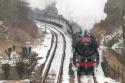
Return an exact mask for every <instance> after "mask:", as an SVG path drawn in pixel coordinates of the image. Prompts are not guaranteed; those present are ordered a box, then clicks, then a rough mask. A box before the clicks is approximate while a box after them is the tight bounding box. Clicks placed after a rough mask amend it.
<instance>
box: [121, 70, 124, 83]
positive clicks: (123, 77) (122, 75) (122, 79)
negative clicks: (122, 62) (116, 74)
mask: <svg viewBox="0 0 125 83" xmlns="http://www.w3.org/2000/svg"><path fill="white" fill-rule="evenodd" d="M123 70H124V69H122V70H121V71H122V83H123V82H124V76H123V75H124V74H123Z"/></svg>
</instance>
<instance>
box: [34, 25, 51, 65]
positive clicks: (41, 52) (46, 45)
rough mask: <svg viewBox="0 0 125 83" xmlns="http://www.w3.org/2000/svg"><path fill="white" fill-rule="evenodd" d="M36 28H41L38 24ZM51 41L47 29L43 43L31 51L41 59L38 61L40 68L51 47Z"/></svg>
mask: <svg viewBox="0 0 125 83" xmlns="http://www.w3.org/2000/svg"><path fill="white" fill-rule="evenodd" d="M37 26H38V28H43V29H44V27H43V26H41V24H40V23H37ZM51 39H52V34H51V32H50V30H48V29H47V34H45V38H44V41H43V42H41V43H40V44H39V45H37V46H35V47H34V48H33V50H32V51H35V52H36V53H38V57H41V58H42V59H40V60H38V62H37V63H38V66H41V64H43V63H44V62H45V61H46V56H47V53H48V50H49V49H50V46H51Z"/></svg>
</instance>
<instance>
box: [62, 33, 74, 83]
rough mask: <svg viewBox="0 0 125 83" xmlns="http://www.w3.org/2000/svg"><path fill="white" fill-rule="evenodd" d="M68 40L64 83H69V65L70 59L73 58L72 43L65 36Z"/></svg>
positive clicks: (67, 38)
mask: <svg viewBox="0 0 125 83" xmlns="http://www.w3.org/2000/svg"><path fill="white" fill-rule="evenodd" d="M65 38H66V54H65V60H64V65H63V76H62V83H69V79H70V78H69V64H70V59H71V57H72V56H73V52H72V42H71V39H70V38H69V37H68V36H67V35H65Z"/></svg>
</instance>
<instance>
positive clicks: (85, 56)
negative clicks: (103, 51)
mask: <svg viewBox="0 0 125 83" xmlns="http://www.w3.org/2000/svg"><path fill="white" fill-rule="evenodd" d="M73 40H74V41H73V64H74V65H75V66H76V67H77V68H78V74H79V75H80V74H81V72H84V74H86V75H88V74H92V75H93V74H94V67H95V66H97V65H98V63H99V53H98V45H97V41H96V38H95V37H94V35H93V34H91V33H89V32H88V31H87V30H85V32H84V34H82V33H76V34H75V35H74V38H73Z"/></svg>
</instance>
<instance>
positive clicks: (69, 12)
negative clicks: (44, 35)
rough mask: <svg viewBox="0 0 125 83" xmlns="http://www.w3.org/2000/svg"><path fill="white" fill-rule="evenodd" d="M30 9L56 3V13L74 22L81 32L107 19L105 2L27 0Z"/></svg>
mask: <svg viewBox="0 0 125 83" xmlns="http://www.w3.org/2000/svg"><path fill="white" fill-rule="evenodd" d="M28 1H29V2H30V3H31V6H32V7H37V8H40V9H44V8H45V7H46V6H47V5H50V4H51V3H53V2H54V3H56V8H57V10H58V13H59V14H61V15H63V16H64V18H66V19H67V20H70V21H73V22H76V23H77V24H79V25H80V26H81V27H82V30H83V31H84V30H85V29H87V30H90V29H92V28H93V26H94V24H96V23H99V22H101V20H105V18H106V17H107V15H106V13H105V12H104V7H105V4H106V2H107V0H28Z"/></svg>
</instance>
